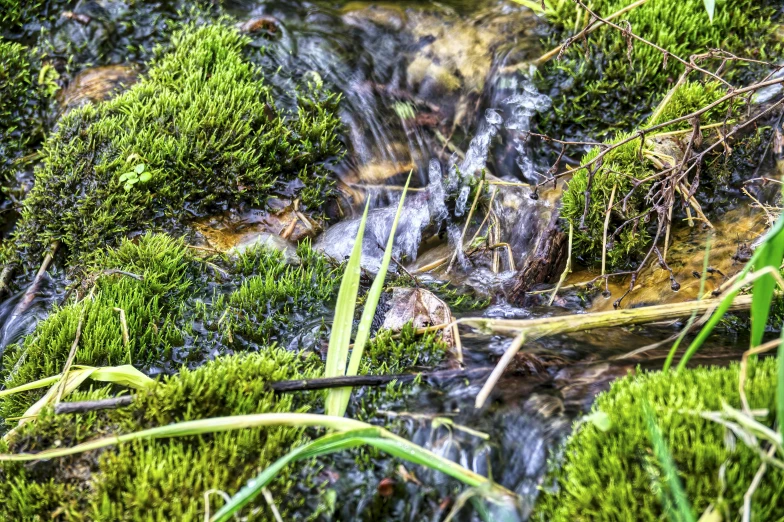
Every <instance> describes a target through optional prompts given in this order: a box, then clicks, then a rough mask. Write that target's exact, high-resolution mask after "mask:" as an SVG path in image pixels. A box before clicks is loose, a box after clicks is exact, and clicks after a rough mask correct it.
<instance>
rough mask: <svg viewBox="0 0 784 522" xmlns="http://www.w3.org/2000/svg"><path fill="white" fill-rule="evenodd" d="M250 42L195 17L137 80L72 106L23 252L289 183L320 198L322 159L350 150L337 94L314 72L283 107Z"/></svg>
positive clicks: (47, 161)
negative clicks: (111, 94) (290, 106)
mask: <svg viewBox="0 0 784 522" xmlns="http://www.w3.org/2000/svg"><path fill="white" fill-rule="evenodd" d="M247 42H248V39H247V38H246V37H244V36H241V35H240V34H239V33H238V32H237V31H236V30H235V29H234V28H231V27H228V26H227V25H224V24H222V23H221V24H217V25H209V26H201V27H199V26H194V25H190V26H187V27H186V28H184V29H182V30H179V31H178V32H177V33H175V34H174V36H173V37H172V46H173V50H172V51H171V52H169V53H167V54H164V55H162V56H160V57H159V58H157V59H156V60H155V61H154V62H153V64H152V65H151V67H150V69H149V71H148V73H147V75H146V77H144V78H143V79H142V80H141V81H140V82H139V83H137V84H135V85H134V86H133V87H132V88H131V89H129V90H128V91H126V92H125V93H123V94H121V95H120V96H118V97H116V98H114V99H112V100H110V101H108V102H105V103H102V104H100V105H97V106H94V105H88V106H86V107H83V108H80V109H77V110H74V111H72V112H70V113H69V114H68V115H67V116H65V117H64V118H63V119H62V120H61V122H60V125H59V129H58V130H57V132H55V133H54V134H53V135H52V136H51V137H50V138H49V139H48V140H47V142H46V143H45V145H44V148H43V153H44V161H43V165H42V166H41V168H40V169H39V170H38V171H37V172H36V181H35V187H34V188H33V190H32V191H31V193H30V195H29V196H28V198H27V199H26V200H25V204H24V208H23V211H22V219H21V221H20V223H19V226H18V229H17V231H16V233H15V236H14V237H15V240H16V244H17V248H18V249H19V250H20V251H21V252H22V254H23V255H24V256H25V257H26V258H27V259H31V257H30V256H34V257H32V260H33V264H35V263H37V262H39V261H38V257H35V256H38V255H40V253H41V252H42V251H43V249H45V248H47V246H48V245H49V244H50V243H51V242H52V241H55V240H58V241H61V243H62V244H63V245H64V246H65V247H66V248H67V250H68V252H69V255H70V256H71V259H72V260H73V259H81V258H84V257H89V256H90V253H92V252H94V251H96V250H97V249H99V248H102V247H104V246H105V245H107V244H108V245H112V244H115V243H117V242H118V240H119V239H120V238H122V237H124V236H126V235H127V234H129V233H131V232H135V231H138V230H140V229H150V228H153V229H161V228H163V229H168V230H172V229H174V228H177V227H178V226H181V225H182V224H183V223H184V222H186V221H187V219H188V218H189V217H191V216H192V215H193V214H194V213H195V214H204V213H210V212H218V211H222V210H226V209H229V208H232V209H236V208H240V207H242V205H253V206H263V205H264V204H265V202H266V200H267V198H269V197H270V196H272V195H274V194H278V193H283V192H286V191H289V192H293V193H295V194H298V195H299V197H300V198H301V201H302V203H303V204H304V205H305V206H306V207H309V208H310V209H313V210H317V209H318V207H319V205H320V204H321V203H322V202H323V200H324V198H325V197H326V196H327V195H328V194H329V192H330V186H331V179H330V177H329V175H328V170H327V168H326V166H325V162H328V161H330V160H331V159H333V158H334V157H335V156H337V155H339V154H341V151H342V146H341V144H340V142H339V140H338V135H337V133H338V130H339V127H340V120H339V118H338V116H337V114H336V108H337V103H338V97H337V96H334V95H331V94H328V93H325V92H324V91H323V90H322V89H321V87H320V86H319V85H312V84H311V85H308V86H305V87H302V89H301V91H300V93H299V106H298V109H297V111H296V113H290V112H288V111H284V110H281V109H278V108H277V107H276V106H275V102H274V101H273V99H272V92H271V87H270V86H269V84H268V83H267V82H265V80H264V77H263V74H262V72H261V71H260V70H259V69H257V68H256V67H255V66H253V65H252V64H251V63H250V62H248V61H247V60H246V59H245V58H244V57H243V54H242V53H243V48H244V46H245V45H246V44H247ZM142 165H143V167H142ZM137 168H140V169H141V168H143V169H144V174H145V175H149V176H150V179H149V180H148V181H146V182H145V181H144V180H142V181H139V182H137V183H136V184H134V185H132V186H128V185H129V184H128V183H127V181H126V180H125V179H121V178H122V177H123V174H125V173H127V172H131V171H134V170H135V169H137ZM302 186H304V187H305V188H304V189H302V190H299V189H298V187H302Z"/></svg>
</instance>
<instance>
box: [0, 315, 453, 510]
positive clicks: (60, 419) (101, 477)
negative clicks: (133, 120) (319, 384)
mask: <svg viewBox="0 0 784 522" xmlns="http://www.w3.org/2000/svg"><path fill="white" fill-rule="evenodd" d="M444 350H445V347H444V345H443V344H442V343H440V342H439V341H437V340H436V338H435V336H434V335H430V336H424V337H421V336H416V335H415V334H414V330H413V329H412V328H406V329H404V331H403V332H402V335H401V336H400V337H399V338H397V339H393V338H392V336H391V334H389V333H385V334H382V335H381V336H379V337H378V338H376V339H375V340H374V341H372V342H371V343H370V344H369V345H368V352H367V353H368V357H367V358H366V359H365V360H364V361H363V364H362V368H361V373H373V374H383V373H387V372H391V373H396V372H400V371H403V370H404V369H405V368H407V367H408V366H409V365H413V364H416V363H422V362H428V363H436V362H438V360H440V358H441V357H442V356H443V354H444V353H445V351H444ZM322 372H323V362H322V360H321V358H320V357H318V356H317V355H315V354H313V353H311V354H310V356H303V355H302V354H299V353H297V352H293V351H287V350H283V349H280V348H276V347H274V346H273V347H264V348H262V349H261V350H260V351H259V352H258V353H253V354H245V355H234V356H228V357H221V358H219V359H216V360H215V361H212V362H210V363H207V364H206V365H204V366H201V367H200V368H198V369H196V370H193V371H189V370H183V371H182V372H180V373H179V374H178V375H175V376H170V377H166V378H164V379H163V380H162V381H161V382H160V383H158V384H157V385H156V386H155V388H153V389H152V391H150V392H148V393H142V394H139V395H138V396H137V397H136V399H135V400H134V402H133V404H132V405H131V406H130V407H128V408H125V409H121V410H113V411H104V412H93V413H89V414H84V415H60V416H56V415H53V414H52V411H51V410H46V411H45V412H44V413H43V414H42V415H41V416H40V417H39V418H38V419H36V420H35V421H34V422H31V423H28V424H26V425H25V426H24V427H22V428H21V429H20V430H19V431H18V433H17V434H16V435H15V436H14V438H13V441H12V442H11V444H10V446H7V445H5V446H0V451H40V450H42V449H45V448H48V447H52V446H53V445H55V444H66V445H72V444H78V443H79V442H83V441H85V440H89V439H91V438H94V437H97V436H102V435H109V434H117V433H129V432H133V431H138V430H140V429H144V428H149V427H153V426H161V425H165V424H171V423H174V422H181V421H186V420H194V419H203V418H210V417H218V416H225V415H242V414H250V413H272V412H293V411H321V408H322V404H323V393H322V392H307V393H305V392H298V393H296V394H281V395H275V394H273V393H272V392H271V391H269V390H268V389H267V388H266V386H265V384H266V383H267V382H269V381H275V380H284V379H302V378H313V377H317V376H320V375H321V374H322ZM108 394H109V387H104V388H99V389H96V390H93V391H88V392H77V393H76V394H74V395H73V396H71V397H69V398H68V400H87V399H97V398H104V397H106V396H108ZM358 396H359V398H358V399H357V401H355V408H356V409H357V414H358V415H359V416H360V417H362V418H366V419H368V420H369V419H371V418H373V417H374V416H375V415H376V409H377V408H378V407H379V405H380V404H382V403H383V404H390V401H395V400H399V399H400V398H401V397H403V396H404V392H403V389H402V388H401V387H394V386H392V387H391V388H390V390H389V391H384V390H381V389H371V390H368V391H362V392H360V393H359V394H358ZM316 434H317V433H316V432H306V431H305V430H303V429H299V428H289V427H280V428H263V429H262V428H260V429H245V430H240V431H236V432H225V433H220V434H215V435H206V436H201V437H186V438H178V439H171V440H160V441H155V442H137V443H131V444H127V445H121V446H118V447H114V448H110V449H107V450H104V451H102V452H91V453H87V454H83V455H78V456H73V457H67V458H62V459H54V460H51V461H43V462H38V463H34V464H32V465H30V466H23V465H19V464H15V463H3V464H2V465H0V478H2V479H3V480H0V517H1V518H3V520H33V519H36V517H40V518H41V519H46V518H49V517H50V516H51V515H52V514H53V513H55V512H57V513H59V514H60V515H61V516H62V517H63V519H65V520H73V521H88V520H107V521H108V520H118V521H119V520H139V521H141V520H160V521H163V520H183V521H197V520H202V519H203V517H204V510H205V501H204V494H205V492H206V491H208V490H216V489H217V490H220V491H226V492H229V493H232V492H236V491H237V490H238V489H239V488H240V487H242V486H243V485H244V483H245V482H246V481H247V480H249V479H250V478H252V477H253V476H255V475H256V474H257V473H258V472H259V471H261V469H263V468H264V467H265V466H267V465H269V464H271V463H272V462H273V461H274V460H275V459H277V458H279V457H280V456H282V455H283V454H284V453H286V452H288V451H290V449H292V448H293V447H295V446H297V445H299V444H302V443H303V442H305V441H307V440H309V439H310V437H311V436H313V435H316ZM377 456H378V452H376V451H373V450H363V451H361V452H360V454H359V457H358V458H359V460H358V464H357V465H358V466H359V467H360V468H361V469H364V468H367V467H368V466H372V465H373V461H372V459H374V458H377ZM296 470H297V468H292V469H286V470H284V471H283V473H282V474H281V475H280V476H279V477H278V478H277V479H276V480H275V482H274V483H273V485H272V486H271V488H270V489H271V490H272V492H273V496H274V497H275V498H276V500H277V501H278V507H279V508H280V509H281V512H282V513H283V516H284V517H286V518H287V519H289V517H290V516H291V514H292V512H293V511H295V510H296V509H297V508H298V507H299V506H300V505H301V504H302V503H303V502H304V501H305V495H302V494H300V495H292V494H290V492H291V491H294V490H295V489H296V488H295V484H294V483H295V482H296V481H298V480H299V478H297V477H295V476H294V473H296ZM222 503H223V499H222V498H221V497H220V496H219V495H211V496H210V505H211V509H212V512H213V513H214V512H215V510H216V509H218V508H219V507H220V506H221V505H222ZM263 505H264V500H263V499H261V497H259V500H258V502H257V503H255V504H254V505H252V506H250V507H249V508H248V510H247V511H246V512H245V514H246V515H249V516H250V518H249V520H274V519H273V518H272V516H271V513H269V511H268V510H267V509H266V508H263V509H261V510H259V509H256V508H258V507H263Z"/></svg>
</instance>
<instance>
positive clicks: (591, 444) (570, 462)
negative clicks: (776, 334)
mask: <svg viewBox="0 0 784 522" xmlns="http://www.w3.org/2000/svg"><path fill="white" fill-rule="evenodd" d="M775 393H776V359H775V358H774V357H770V358H766V359H764V360H762V361H759V362H752V363H751V364H750V366H749V376H748V379H747V381H746V394H747V397H748V400H749V403H750V405H751V408H752V409H755V408H762V409H767V410H768V411H769V412H772V413H770V414H769V415H768V417H767V419H761V420H762V421H763V422H764V423H765V424H767V425H768V426H772V425H773V419H774V418H775V411H776V409H775ZM643 399H647V400H648V401H649V402H650V404H651V407H652V409H653V412H654V415H655V417H656V421H657V423H658V425H659V426H660V428H661V431H662V433H663V435H664V439H665V441H666V443H667V446H668V448H669V450H670V452H671V453H672V456H673V459H674V461H675V465H676V467H677V469H678V472H679V475H680V477H681V481H682V483H683V486H684V488H685V490H686V495H687V497H688V499H689V501H690V502H691V505H692V508H693V510H694V514H695V518H698V517H699V516H700V515H701V514H702V513H703V512H704V511H705V509H706V508H707V507H708V505H709V504H713V505H714V506H715V507H716V509H717V511H718V512H719V513H720V514H721V516H722V519H723V520H734V519H735V518H736V516H737V514H738V513H739V512H740V511H741V510H742V507H743V496H744V494H745V493H746V491H747V490H748V488H749V485H750V484H751V481H752V478H753V477H754V474H755V473H756V472H757V469H758V468H759V465H760V462H761V461H760V457H759V454H758V452H757V451H755V450H752V449H750V448H748V447H747V446H746V445H745V444H744V443H743V442H742V441H741V440H737V439H735V438H734V437H732V442H731V443H730V441H728V434H727V432H726V430H725V428H724V427H723V426H721V425H719V424H717V423H715V422H711V421H709V420H706V419H703V418H702V417H700V416H699V415H698V414H695V413H690V412H698V411H718V410H721V408H722V403H723V402H726V403H727V404H729V405H730V406H732V407H735V408H739V407H740V398H739V394H738V366H737V365H733V366H731V367H729V368H697V369H693V370H687V371H684V372H681V373H680V374H678V375H677V376H675V375H674V374H672V373H667V374H665V373H661V372H655V373H642V374H640V375H636V376H628V377H625V378H623V379H620V380H618V381H616V382H614V383H613V385H612V388H611V389H610V391H608V392H606V393H604V394H602V395H600V396H599V397H598V398H597V400H596V403H595V405H594V411H602V412H604V413H606V414H607V415H608V416H609V419H610V422H611V428H610V430H609V431H608V432H602V431H600V430H599V429H598V428H597V427H596V426H594V425H592V424H585V425H583V426H581V427H580V429H579V431H578V432H576V433H575V434H573V435H572V436H571V438H570V439H569V440H568V442H567V444H566V447H565V450H564V457H563V464H562V466H561V467H560V469H558V470H557V471H555V472H554V479H555V482H556V484H557V491H555V492H544V493H543V494H542V495H541V497H540V499H539V503H538V506H537V510H536V513H537V517H536V518H537V519H538V520H542V521H548V522H549V521H567V520H568V521H575V520H608V521H609V520H619V521H620V520H651V521H653V520H662V519H663V517H664V516H665V512H664V508H663V507H662V503H661V500H660V497H659V495H658V494H657V493H656V491H657V490H661V488H666V485H665V484H663V483H662V473H663V472H662V471H661V468H660V466H659V464H658V462H657V461H656V459H655V457H654V452H653V448H652V445H651V442H650V438H649V435H648V432H647V425H646V420H645V417H644V416H643V411H642V402H641V401H642V400H643ZM722 474H723V479H722ZM782 481H784V471H782V470H781V469H778V468H776V467H775V466H768V470H767V473H766V475H765V477H764V479H763V480H762V482H761V484H760V486H759V488H758V489H757V490H756V492H755V493H754V498H753V502H752V506H753V515H754V520H782V519H783V518H784V499H783V498H782V497H784V489H782V488H781V483H782Z"/></svg>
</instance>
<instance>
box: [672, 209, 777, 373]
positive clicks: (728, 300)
mask: <svg viewBox="0 0 784 522" xmlns="http://www.w3.org/2000/svg"><path fill="white" fill-rule="evenodd" d="M782 230H784V215H782V216H779V219H778V220H776V223H775V224H774V225H773V227H772V228H771V229H770V230H769V231H768V233H767V234H765V239H764V241H763V243H767V242H768V241H771V240H772V239H773V238H776V237H777V236H778V235H779V234H781V233H782ZM762 250H763V249H762V248H761V247H760V248H757V250H756V251H755V252H754V254H753V255H752V256H751V259H749V261H748V263H746V266H745V267H744V268H743V270H741V271H740V272H739V273H738V280H741V279H743V278H744V277H746V275H748V273H749V272H750V271H751V268H752V267H753V266H754V265H755V264H758V263H759V260H760V257H761V255H762ZM737 295H738V291H735V292H730V293H728V294H727V295H725V296H724V298H723V299H722V300H721V302H720V303H719V306H718V307H717V308H716V311H715V312H713V315H711V318H710V319H708V322H707V323H705V326H703V327H702V330H700V333H699V334H697V337H696V338H695V339H694V340H693V341H692V342H691V344H690V345H689V348H688V349H687V350H686V353H685V354H683V358H682V359H681V361H680V363H678V368H677V369H676V372H679V371H680V370H681V369H683V368H685V367H686V364H687V363H688V362H689V359H691V357H692V356H693V355H694V354H695V353H696V352H697V350H698V349H699V348H700V346H702V344H703V343H704V342H705V340H706V339H707V338H708V337H709V336H710V334H711V333H712V332H713V329H714V328H716V325H717V324H719V321H721V318H722V317H724V314H726V313H727V310H729V308H730V305H732V300H733V299H735V296H737Z"/></svg>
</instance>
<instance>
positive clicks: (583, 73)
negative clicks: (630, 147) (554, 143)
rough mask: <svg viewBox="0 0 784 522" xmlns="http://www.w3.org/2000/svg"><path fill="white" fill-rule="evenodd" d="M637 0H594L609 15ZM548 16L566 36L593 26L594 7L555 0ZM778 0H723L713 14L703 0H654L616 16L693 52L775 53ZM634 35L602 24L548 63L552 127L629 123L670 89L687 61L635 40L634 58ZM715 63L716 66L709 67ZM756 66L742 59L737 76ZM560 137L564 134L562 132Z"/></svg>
mask: <svg viewBox="0 0 784 522" xmlns="http://www.w3.org/2000/svg"><path fill="white" fill-rule="evenodd" d="M631 3H632V0H594V1H592V2H588V3H586V5H588V6H589V7H590V8H591V10H592V11H594V12H595V13H597V14H598V15H600V16H602V17H608V16H610V15H611V14H613V13H615V12H617V11H619V10H620V9H622V8H624V7H626V6H627V5H629V4H631ZM547 4H548V7H549V8H548V10H547V17H548V20H549V21H550V22H551V23H552V24H553V25H554V26H555V28H556V34H557V37H556V38H553V40H552V43H553V44H555V43H561V42H562V41H563V40H564V39H565V38H567V37H568V36H571V35H575V34H577V33H578V32H579V31H580V30H582V28H583V27H585V26H586V25H587V24H588V22H589V20H590V15H589V14H588V13H587V12H586V11H585V10H584V9H583V8H582V7H580V6H578V5H577V4H576V3H575V2H573V1H572V0H549V1H548V3H547ZM771 4H772V2H758V1H756V0H739V1H735V2H729V1H724V2H717V3H716V10H715V15H714V17H713V21H712V22H711V20H710V19H709V18H708V15H707V13H706V12H705V6H704V4H703V1H702V0H683V1H680V2H670V1H667V0H649V1H648V2H646V3H645V4H643V5H642V6H639V7H636V8H634V9H632V10H631V11H629V12H627V13H625V14H624V15H622V16H621V17H620V18H618V19H616V20H614V22H615V23H616V24H618V25H621V26H624V22H623V20H628V21H629V23H630V24H631V29H632V31H633V32H634V34H636V35H638V36H641V37H643V38H645V39H647V40H648V41H650V42H652V43H655V44H657V45H659V46H660V47H662V48H664V49H666V50H667V51H669V52H670V53H672V54H674V55H677V56H679V57H680V58H682V59H684V60H687V61H688V59H689V57H690V56H691V55H693V54H699V53H704V52H707V51H709V50H710V49H715V48H721V49H723V50H727V51H730V52H733V53H736V54H738V56H747V57H750V58H755V59H761V60H769V59H771V58H775V56H776V55H777V53H778V52H779V49H778V47H776V46H775V45H773V46H772V45H770V44H768V43H767V42H770V41H771V40H772V39H771V36H772V34H773V32H774V30H775V27H776V25H775V24H774V23H773V22H772V20H771V17H772V15H773V14H774V12H775V8H774V7H772V6H771ZM627 49H628V46H627V40H626V38H625V37H624V35H623V34H622V33H621V32H620V31H617V30H615V29H613V28H610V27H602V28H600V29H598V30H595V31H593V32H592V33H591V34H589V35H588V36H587V40H586V42H582V41H577V42H574V44H573V45H572V46H571V47H570V48H569V49H568V50H567V51H566V53H565V54H564V55H563V56H562V59H561V60H551V61H550V62H548V63H547V65H546V66H545V68H544V69H543V70H542V73H541V74H542V76H543V78H544V79H545V81H544V83H546V84H548V86H553V90H552V91H551V96H554V99H553V110H552V111H550V112H549V113H547V114H545V115H544V116H543V119H542V120H541V125H542V127H543V128H544V129H545V130H547V131H548V132H558V131H561V133H562V134H564V135H569V136H575V135H581V134H585V133H589V134H596V132H597V131H598V133H599V134H601V135H607V134H612V133H614V132H618V131H621V132H623V131H629V130H631V129H633V128H634V127H635V126H637V125H639V124H640V123H641V122H642V121H643V120H644V119H645V118H646V117H647V115H649V114H650V113H651V111H652V110H653V109H654V108H655V107H656V105H657V103H658V102H659V101H660V100H661V99H662V98H663V97H664V93H666V91H667V89H668V88H669V87H670V85H671V83H672V82H673V81H674V80H676V79H677V78H678V77H679V76H680V74H681V73H682V72H683V69H684V66H683V65H682V64H681V63H679V62H677V61H676V60H674V59H672V57H670V58H669V59H668V60H666V62H665V60H664V59H663V56H662V54H661V53H660V52H659V51H657V50H655V49H654V48H652V47H650V46H648V45H645V44H643V43H642V42H638V41H634V42H633V48H632V51H631V63H630V61H629V57H628V56H627ZM708 68H709V69H711V70H712V69H715V66H710V67H708ZM748 69H749V68H748V67H745V66H741V65H737V64H736V65H734V66H733V70H730V71H729V72H728V78H729V79H731V80H732V79H741V80H742V79H743V78H742V76H743V75H744V74H747V73H748ZM559 137H560V136H559Z"/></svg>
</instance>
